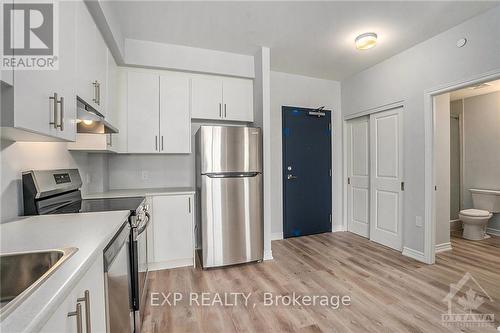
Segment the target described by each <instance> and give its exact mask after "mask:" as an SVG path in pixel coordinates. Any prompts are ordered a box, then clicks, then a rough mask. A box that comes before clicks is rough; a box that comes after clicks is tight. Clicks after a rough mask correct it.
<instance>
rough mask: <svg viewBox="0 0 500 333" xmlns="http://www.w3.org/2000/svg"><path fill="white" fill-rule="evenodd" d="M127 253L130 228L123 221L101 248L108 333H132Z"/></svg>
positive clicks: (132, 316)
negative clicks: (102, 250) (102, 252)
mask: <svg viewBox="0 0 500 333" xmlns="http://www.w3.org/2000/svg"><path fill="white" fill-rule="evenodd" d="M129 251H130V226H129V223H128V221H127V222H125V223H124V224H123V225H122V227H121V228H120V231H118V232H117V234H116V235H115V236H114V238H113V240H112V241H111V242H110V244H109V245H108V246H107V247H106V248H105V249H104V277H105V278H104V285H105V289H106V324H107V332H108V333H128V332H131V333H132V332H134V310H133V306H132V286H131V270H130V254H129Z"/></svg>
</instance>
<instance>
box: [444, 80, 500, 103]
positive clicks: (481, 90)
mask: <svg viewBox="0 0 500 333" xmlns="http://www.w3.org/2000/svg"><path fill="white" fill-rule="evenodd" d="M495 91H500V80H496V81H490V82H487V83H486V84H481V85H476V86H473V87H467V88H463V89H460V90H455V91H452V92H451V93H450V100H451V101H456V100H459V99H464V98H469V97H474V96H479V95H484V94H489V93H492V92H495Z"/></svg>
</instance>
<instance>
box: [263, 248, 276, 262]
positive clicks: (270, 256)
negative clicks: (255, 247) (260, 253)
mask: <svg viewBox="0 0 500 333" xmlns="http://www.w3.org/2000/svg"><path fill="white" fill-rule="evenodd" d="M273 259H274V258H273V251H272V250H267V251H264V260H273Z"/></svg>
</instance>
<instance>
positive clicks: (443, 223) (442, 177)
mask: <svg viewBox="0 0 500 333" xmlns="http://www.w3.org/2000/svg"><path fill="white" fill-rule="evenodd" d="M434 119H435V121H436V136H435V138H434V139H435V146H434V147H435V151H434V156H435V157H434V158H435V161H436V185H437V191H436V244H446V243H449V242H450V170H451V169H450V94H443V95H439V96H436V97H435V98H434Z"/></svg>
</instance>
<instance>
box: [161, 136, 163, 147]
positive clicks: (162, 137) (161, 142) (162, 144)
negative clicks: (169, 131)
mask: <svg viewBox="0 0 500 333" xmlns="http://www.w3.org/2000/svg"><path fill="white" fill-rule="evenodd" d="M161 150H162V151H163V135H162V136H161Z"/></svg>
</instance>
